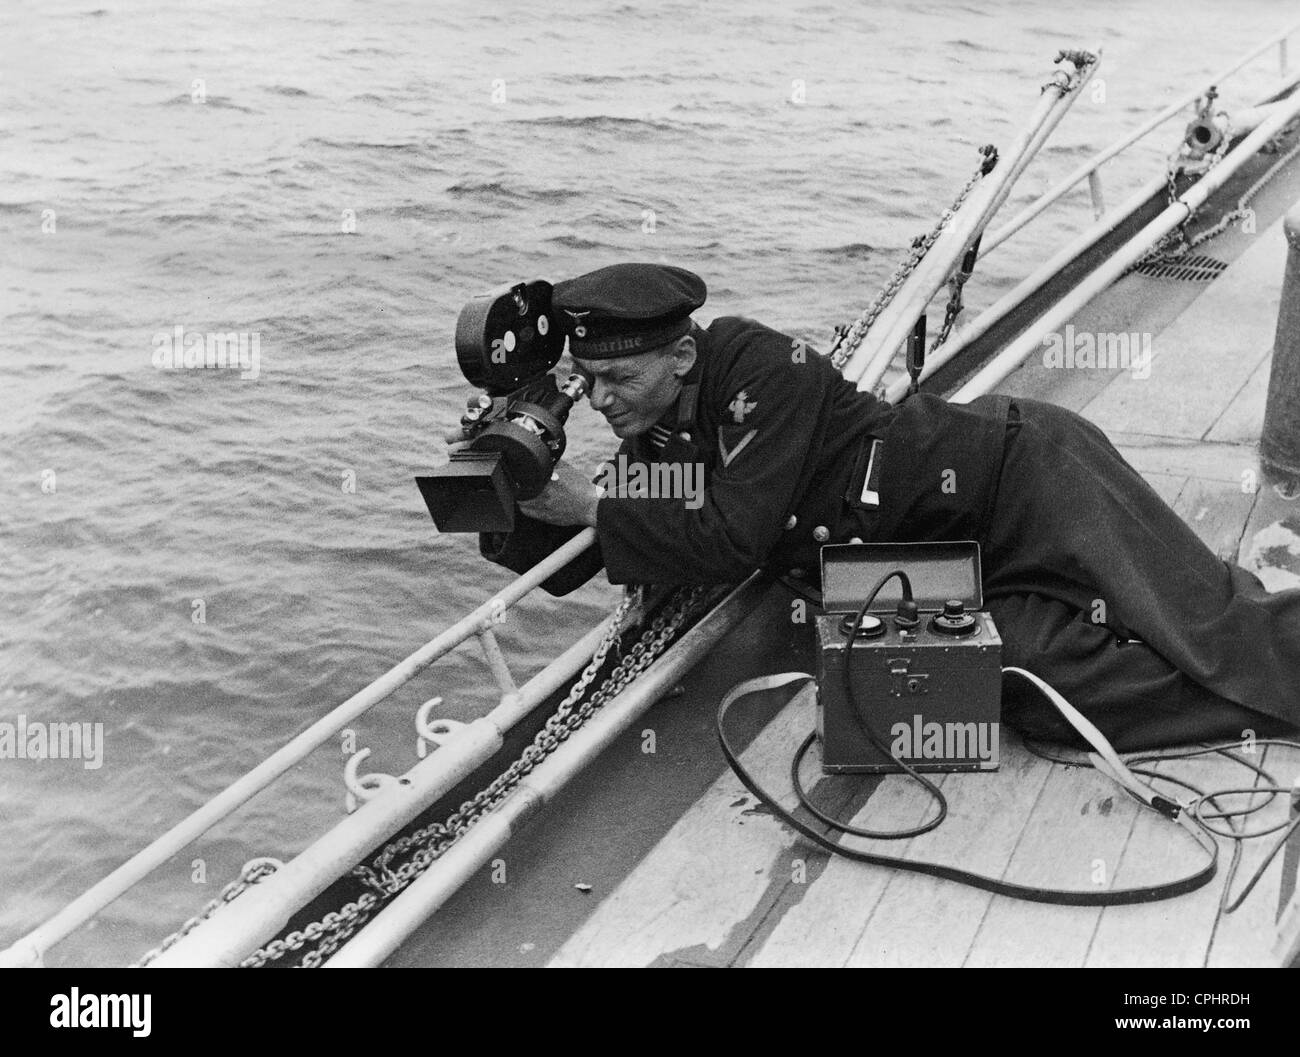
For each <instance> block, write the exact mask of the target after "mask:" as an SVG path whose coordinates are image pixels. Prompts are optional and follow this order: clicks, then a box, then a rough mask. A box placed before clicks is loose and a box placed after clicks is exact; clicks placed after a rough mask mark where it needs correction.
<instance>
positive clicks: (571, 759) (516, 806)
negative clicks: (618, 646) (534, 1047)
mask: <svg viewBox="0 0 1300 1057" xmlns="http://www.w3.org/2000/svg"><path fill="white" fill-rule="evenodd" d="M764 593H765V585H764V584H762V583H761V582H759V581H758V580H757V577H756V576H754V577H750V579H749V580H747V581H746V582H745V583H743V584H741V585H740V587H738V588H736V590H734V591H733V592H732V593H731V594H729V595H728V596H727V597H726V598H725V599H724V600H723V601H722V602H721V603H719V604H718V606H717V607H716V608H714V609H713V610H712V611H711V612H710V613H709V614H708V616H706V617H705V618H704V619H703V620H702V621H700V623H698V624H696V625H695V627H693V628H692V629H691V630H690V631H688V632H687V633H686V634H685V635H683V636H682V637H681V639H679V640H678V641H677V642H676V643H675V644H674V645H673V646H672V647H671V648H670V649H669V650H668V651H667V652H666V653H665V654H664V656H663V657H661V658H659V660H657V661H656V662H655V663H654V664H652V665H651V666H650V667H649V668H648V669H647V670H646V671H645V673H643V674H642V675H641V676H640V677H639V678H638V679H637V680H636V682H635V683H633V684H632V685H631V686H629V687H628V688H627V689H626V690H624V691H623V692H622V693H621V694H619V695H618V697H616V698H615V699H614V700H612V701H611V702H610V703H609V704H607V705H605V706H604V707H603V708H602V709H601V710H600V711H599V712H597V713H595V715H593V716H592V717H591V719H589V720H587V722H586V723H585V724H583V726H582V727H580V728H579V729H578V730H577V731H575V732H574V733H573V734H571V735H570V736H569V737H568V739H567V740H566V741H565V742H564V743H563V744H562V745H561V746H560V747H559V748H558V749H556V751H555V752H554V753H552V754H551V755H550V756H549V757H547V758H546V759H545V760H544V761H543V762H542V763H540V764H538V766H537V767H536V768H535V769H534V770H533V771H532V773H531V774H530V775H529V776H528V777H527V778H526V779H525V780H524V781H523V782H522V783H520V785H519V787H518V788H517V789H516V790H515V792H514V793H512V794H511V796H510V797H509V798H508V799H507V800H506V801H505V803H503V804H502V805H501V807H500V808H498V809H497V810H496V811H494V812H493V813H492V814H490V815H488V816H486V817H485V818H483V819H482V820H481V821H480V822H479V823H477V824H476V825H475V826H474V827H473V828H472V829H471V830H470V831H469V832H468V833H467V834H466V835H465V836H464V837H463V838H461V840H460V841H458V842H457V843H456V844H454V845H452V846H451V848H449V849H448V850H447V851H446V852H445V853H444V854H443V855H442V856H441V857H440V858H438V859H436V860H435V861H434V862H433V863H432V864H431V865H430V867H429V868H428V869H427V870H426V871H425V872H424V873H423V874H421V875H420V876H419V877H418V878H416V879H415V880H414V881H412V882H411V884H410V885H409V886H408V887H407V888H406V890H405V891H403V892H402V893H401V895H399V896H397V897H396V898H395V899H394V900H393V901H392V902H391V903H390V904H389V905H388V906H387V907H385V908H384V909H383V910H382V911H381V912H380V913H379V914H378V915H376V917H375V918H374V920H372V921H371V922H370V923H369V924H368V925H366V926H365V928H363V929H362V930H361V931H360V932H358V933H357V934H356V935H355V936H353V937H352V939H351V940H349V941H348V943H347V944H345V945H344V946H343V947H342V948H340V949H339V950H338V951H337V952H336V953H335V955H334V957H333V958H331V959H330V960H329V961H328V962H326V963H325V967H326V968H327V969H339V968H349V967H357V966H374V965H378V964H379V963H380V962H382V961H383V960H384V959H385V958H386V957H388V956H389V955H390V954H392V952H393V951H395V950H396V949H397V948H398V947H399V946H400V945H401V944H402V942H403V941H404V940H405V939H406V938H407V937H408V936H409V935H410V934H411V933H412V932H414V931H415V930H416V929H417V928H419V927H420V925H421V924H422V923H423V922H424V921H425V920H426V919H427V918H428V917H429V915H430V914H432V913H433V912H434V911H436V910H437V909H438V908H439V907H440V906H442V904H443V903H444V902H446V901H447V899H448V898H449V897H450V896H451V895H452V894H453V893H454V892H456V890H457V889H459V888H460V887H461V885H463V884H464V883H465V881H467V880H468V879H469V878H470V877H472V876H473V875H474V873H475V872H476V871H477V870H478V869H479V868H480V867H481V866H483V864H484V863H486V862H487V861H488V860H489V859H490V858H491V856H492V855H493V853H495V852H496V851H497V850H498V849H500V848H501V847H502V846H503V845H504V844H505V843H506V842H507V841H508V840H509V839H510V837H511V836H513V835H514V834H515V833H517V832H518V831H519V829H521V828H522V826H523V824H524V823H525V822H527V821H528V820H529V819H530V818H531V817H532V816H533V815H535V814H536V813H537V812H538V811H539V810H541V808H542V807H543V805H544V804H546V803H547V802H549V801H550V800H552V799H553V798H554V796H555V794H556V793H557V792H558V791H559V790H560V789H562V788H563V787H564V786H565V785H566V784H567V783H568V782H569V780H570V779H572V778H573V776H574V775H576V774H578V773H579V772H580V771H581V770H582V769H583V768H584V767H586V766H587V764H589V763H590V762H591V761H592V760H594V759H595V758H596V757H597V756H598V755H599V754H600V753H601V752H602V751H603V750H604V749H605V748H606V747H608V746H609V744H610V743H611V742H613V741H614V739H615V738H617V737H618V736H619V735H620V734H622V733H623V731H625V730H627V729H628V727H630V726H631V725H632V723H634V722H635V721H636V720H637V719H638V718H639V717H640V716H641V715H643V714H644V713H645V712H646V710H647V709H649V708H650V706H651V705H653V704H654V703H655V701H657V700H658V699H659V698H660V697H661V696H663V694H664V693H666V692H667V691H668V690H670V689H672V687H673V686H675V685H676V683H677V681H678V680H679V679H680V678H681V677H682V675H684V674H685V673H686V672H688V671H689V670H690V669H691V668H692V667H694V666H695V664H696V663H697V662H698V661H699V660H700V659H701V658H703V657H704V655H705V654H707V653H708V652H709V650H710V649H712V647H713V645H714V644H715V643H716V642H717V641H718V640H719V639H721V638H722V636H723V635H725V634H726V633H727V632H728V631H730V630H731V628H733V627H735V626H736V625H737V624H739V623H740V621H741V620H743V619H744V618H745V617H746V616H748V614H749V613H750V612H751V611H752V610H753V609H754V607H755V606H757V605H758V603H759V601H760V600H761V598H762V596H763V594H764Z"/></svg>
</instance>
